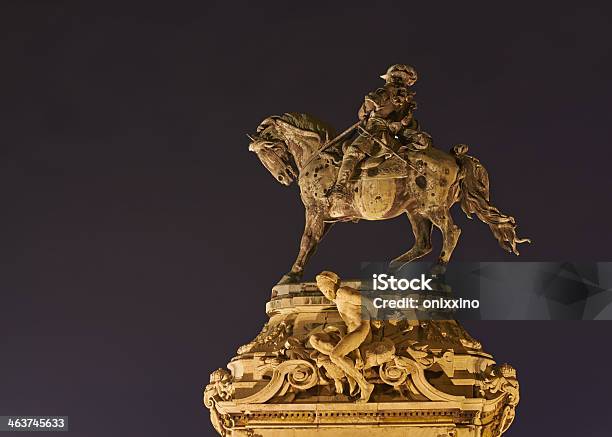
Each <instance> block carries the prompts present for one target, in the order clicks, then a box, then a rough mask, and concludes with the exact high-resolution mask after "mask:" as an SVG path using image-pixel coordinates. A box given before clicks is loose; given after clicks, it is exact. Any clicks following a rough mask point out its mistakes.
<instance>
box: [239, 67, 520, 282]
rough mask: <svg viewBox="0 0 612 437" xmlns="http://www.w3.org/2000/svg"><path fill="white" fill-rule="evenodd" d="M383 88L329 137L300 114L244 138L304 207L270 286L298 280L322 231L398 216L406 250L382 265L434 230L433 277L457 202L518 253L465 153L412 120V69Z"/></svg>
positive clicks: (425, 245)
mask: <svg viewBox="0 0 612 437" xmlns="http://www.w3.org/2000/svg"><path fill="white" fill-rule="evenodd" d="M381 77H382V78H383V79H384V80H385V85H384V86H383V87H382V88H379V89H377V90H375V91H373V92H371V93H369V94H367V95H366V97H365V99H364V102H363V104H362V105H361V107H360V109H359V112H358V116H359V121H358V122H357V123H356V124H355V125H353V126H352V127H351V128H349V129H347V130H346V131H345V132H343V133H342V134H341V135H339V136H336V135H335V133H334V130H333V129H332V128H331V127H329V126H328V125H327V124H325V123H323V122H321V121H319V120H317V119H315V118H314V117H312V116H310V115H307V114H298V113H286V114H283V115H280V116H271V117H268V118H266V119H265V120H264V121H263V122H262V123H261V124H260V125H259V127H258V128H257V131H256V133H255V134H253V135H251V136H250V138H251V143H250V146H249V149H250V150H251V151H253V152H255V153H256V154H257V156H258V157H259V159H260V160H261V162H262V164H263V165H264V166H265V167H266V168H267V169H268V171H270V173H271V174H272V175H273V176H274V177H275V178H276V180H278V181H279V182H280V183H282V184H284V185H290V184H291V183H292V182H294V181H297V183H298V185H299V187H300V193H301V198H302V202H303V203H304V206H305V208H306V225H305V228H304V233H303V235H302V240H301V243H300V251H299V254H298V256H297V259H296V260H295V262H294V264H293V266H292V268H291V271H290V272H289V273H287V274H286V275H284V276H283V278H282V279H281V281H280V283H281V284H282V283H292V282H296V281H298V280H299V279H300V278H301V276H302V274H303V271H304V266H305V264H306V262H307V261H308V258H309V257H310V256H311V255H312V253H313V252H314V251H315V249H316V247H317V245H318V244H319V242H320V241H321V239H322V238H323V236H324V235H325V233H326V232H327V231H328V230H329V229H330V227H331V226H332V224H334V223H336V222H342V221H358V220H362V219H364V220H386V219H390V218H394V217H397V216H399V215H400V214H403V213H406V214H407V215H408V219H409V220H410V223H411V225H412V230H413V232H414V236H415V244H414V246H413V247H412V248H411V249H410V250H409V251H407V252H406V253H404V254H403V255H400V256H398V257H397V258H395V259H394V260H393V261H392V262H391V267H392V268H399V267H401V266H402V265H404V264H405V263H408V262H410V261H412V260H415V259H417V258H420V257H422V256H424V255H426V254H428V253H429V252H430V251H431V249H432V248H431V231H432V227H433V226H436V227H437V228H438V229H440V231H441V232H442V236H443V247H442V251H441V253H440V256H439V258H438V261H437V267H436V268H434V271H438V272H440V271H443V270H444V268H445V266H446V264H447V263H448V261H449V259H450V258H451V255H452V253H453V250H454V248H455V246H456V244H457V240H458V239H459V235H460V233H461V230H460V229H459V227H457V225H455V223H454V222H453V219H452V217H451V215H450V214H449V209H450V207H451V206H452V205H453V204H455V203H457V202H459V203H460V204H461V208H462V209H463V211H464V212H465V213H466V214H467V215H468V217H471V215H472V214H475V215H476V216H477V217H478V218H479V219H480V220H482V221H483V222H484V223H486V224H488V225H489V227H490V228H491V231H492V233H493V235H494V236H495V238H496V239H497V240H498V242H499V244H500V245H501V247H502V248H503V249H505V250H507V251H509V252H513V253H515V254H517V255H518V253H519V252H518V250H517V244H518V243H523V242H529V240H528V239H523V238H518V237H517V235H516V230H515V229H516V223H515V220H514V218H513V217H511V216H509V215H506V214H504V213H502V212H500V211H499V210H498V209H497V208H496V207H495V206H493V205H492V204H491V203H490V201H489V178H488V174H487V171H486V170H485V168H484V167H483V166H482V164H481V163H480V162H479V161H478V159H476V158H474V157H473V156H470V155H468V154H467V151H468V146H467V145H465V144H459V145H455V146H454V147H453V148H452V150H451V152H450V153H448V152H445V151H443V150H441V149H438V148H437V147H435V146H434V145H433V142H432V138H431V136H430V135H429V134H428V133H426V132H424V131H422V130H421V129H420V127H419V123H418V122H417V121H416V119H415V118H414V115H413V113H414V110H415V109H416V103H415V100H414V97H415V93H414V92H413V91H412V86H413V85H414V83H415V82H416V80H417V74H416V71H415V70H414V68H412V67H410V66H407V65H393V66H391V67H390V68H389V69H388V70H387V73H386V74H385V75H383V76H381Z"/></svg>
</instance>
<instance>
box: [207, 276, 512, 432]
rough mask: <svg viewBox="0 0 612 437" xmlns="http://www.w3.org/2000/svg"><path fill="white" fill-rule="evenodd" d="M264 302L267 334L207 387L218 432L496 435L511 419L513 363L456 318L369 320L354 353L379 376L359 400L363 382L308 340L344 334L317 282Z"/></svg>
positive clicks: (281, 290)
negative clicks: (496, 357) (498, 360)
mask: <svg viewBox="0 0 612 437" xmlns="http://www.w3.org/2000/svg"><path fill="white" fill-rule="evenodd" d="M342 285H348V286H350V287H353V288H356V289H363V288H364V287H365V286H366V285H365V284H363V283H361V282H360V281H348V282H344V283H343V284H342ZM266 310H267V313H268V316H269V317H270V320H269V321H268V323H267V324H266V325H265V326H264V327H263V329H262V331H261V333H260V334H259V335H257V337H256V338H255V339H254V340H253V341H252V342H251V343H249V344H246V345H244V346H242V347H240V348H239V349H238V355H237V356H236V357H234V358H233V359H232V360H231V361H230V363H229V364H228V365H227V368H228V369H229V371H227V370H225V369H219V370H216V371H215V372H213V374H212V375H211V378H210V384H209V385H208V386H207V387H206V390H205V392H204V403H205V405H206V407H208V408H209V409H210V411H211V420H212V422H213V425H214V427H215V429H216V430H217V431H218V432H219V433H220V434H221V435H222V436H241V435H244V436H253V437H257V436H260V437H281V436H282V437H289V436H291V437H301V436H304V437H306V436H311V435H318V436H334V437H340V436H350V437H361V436H368V437H374V436H378V435H380V436H383V435H384V436H385V437H395V436H400V435H401V436H406V435H410V436H414V437H421V436H422V437H468V436H481V437H497V436H501V435H502V434H503V433H504V432H505V431H506V430H507V429H508V428H509V426H510V425H511V423H512V421H513V419H514V411H515V407H516V405H517V404H518V401H519V389H518V382H517V380H516V372H515V370H514V369H513V368H512V367H511V366H509V365H507V364H504V365H496V364H495V362H494V361H493V359H492V357H491V355H489V354H487V353H485V352H484V351H483V350H482V348H481V345H480V343H478V342H477V341H476V340H474V339H473V338H472V337H470V336H469V334H467V332H465V330H464V329H463V328H462V327H461V325H460V324H459V323H457V322H456V321H454V320H431V321H410V320H391V321H384V322H382V321H381V322H372V334H371V338H368V340H367V341H366V342H365V343H364V344H363V345H362V346H361V347H360V350H359V351H358V352H354V353H352V354H351V355H349V358H350V359H352V360H353V362H354V363H355V366H356V368H358V369H359V371H360V372H361V373H362V374H363V376H364V377H365V378H366V379H367V381H368V382H369V383H372V384H374V385H375V389H374V391H373V392H372V395H371V396H370V398H369V400H368V402H359V395H358V387H357V388H356V387H355V386H354V384H351V383H350V381H349V378H347V377H346V375H345V374H343V373H342V372H341V371H340V370H339V369H338V368H337V367H336V366H334V364H333V363H332V362H331V361H330V359H329V357H328V356H326V355H324V354H321V353H320V352H318V351H316V350H314V349H313V348H312V346H311V345H310V342H309V339H310V337H311V336H312V335H327V336H329V338H330V339H332V340H333V339H334V338H337V339H340V338H342V336H343V335H344V334H345V333H346V325H345V323H344V322H343V321H342V319H341V318H340V315H339V314H338V311H337V310H336V307H335V305H334V304H333V303H332V302H330V301H328V300H327V299H326V298H325V297H324V296H323V295H322V294H321V293H320V292H319V291H318V290H317V288H316V284H314V283H308V282H306V283H300V284H292V285H279V286H276V287H275V288H274V289H273V292H272V299H271V300H270V302H268V304H267V306H266Z"/></svg>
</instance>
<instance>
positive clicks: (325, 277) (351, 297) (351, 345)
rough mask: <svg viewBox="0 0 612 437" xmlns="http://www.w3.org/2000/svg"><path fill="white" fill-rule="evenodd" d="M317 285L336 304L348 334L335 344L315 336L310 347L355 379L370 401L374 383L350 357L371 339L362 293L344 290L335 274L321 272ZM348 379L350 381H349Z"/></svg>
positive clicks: (325, 338) (348, 289) (362, 399)
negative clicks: (362, 303)
mask: <svg viewBox="0 0 612 437" xmlns="http://www.w3.org/2000/svg"><path fill="white" fill-rule="evenodd" d="M316 279H317V286H318V287H319V290H321V292H322V293H323V295H325V297H326V298H327V299H329V300H330V301H332V302H334V303H335V304H336V307H337V309H338V313H340V317H341V318H342V320H343V321H344V323H346V327H347V333H346V335H345V336H344V337H342V338H341V339H340V341H339V342H338V343H336V344H334V343H332V342H330V341H329V340H328V338H329V337H327V336H320V335H317V334H314V335H312V336H311V337H310V340H309V341H310V345H311V346H312V347H313V348H314V349H316V350H317V351H319V352H321V353H322V354H325V355H328V356H329V358H330V360H331V361H332V363H334V364H335V365H336V366H337V367H338V368H340V369H341V370H342V371H343V372H344V373H345V374H346V375H347V377H350V379H353V380H354V381H355V382H356V383H357V385H358V386H359V388H360V392H361V398H360V399H359V401H360V402H367V401H368V400H369V399H370V395H371V394H372V391H373V390H374V384H371V383H369V382H368V381H366V379H365V377H364V376H363V374H362V373H361V372H360V371H359V370H358V369H357V368H356V366H355V363H354V362H353V361H352V360H351V359H350V358H348V357H347V355H348V354H350V353H351V352H353V351H356V350H358V349H359V346H361V345H362V344H363V343H364V342H365V341H366V340H367V339H368V337H370V320H369V318H368V319H365V320H364V317H363V314H362V310H361V294H360V293H359V291H357V290H355V289H353V288H350V287H341V286H340V278H339V277H338V275H336V274H335V273H333V272H321V273H319V274H318V275H317V278H316ZM350 379H349V381H350Z"/></svg>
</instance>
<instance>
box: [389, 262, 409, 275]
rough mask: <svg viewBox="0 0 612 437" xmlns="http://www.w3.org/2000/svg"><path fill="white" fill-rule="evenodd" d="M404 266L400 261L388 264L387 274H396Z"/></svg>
mask: <svg viewBox="0 0 612 437" xmlns="http://www.w3.org/2000/svg"><path fill="white" fill-rule="evenodd" d="M405 264H406V263H403V262H401V261H391V262H390V263H389V273H397V272H398V271H399V270H401V268H402V267H404V265H405Z"/></svg>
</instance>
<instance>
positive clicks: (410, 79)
mask: <svg viewBox="0 0 612 437" xmlns="http://www.w3.org/2000/svg"><path fill="white" fill-rule="evenodd" d="M380 77H381V78H382V79H384V80H385V82H387V83H395V82H400V83H402V84H404V85H407V86H412V85H413V84H414V83H415V82H416V81H417V78H418V76H417V72H416V70H415V69H414V67H411V66H410V65H405V64H395V65H392V66H390V67H389V68H388V69H387V72H386V73H385V74H383V75H382V76H380Z"/></svg>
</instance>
